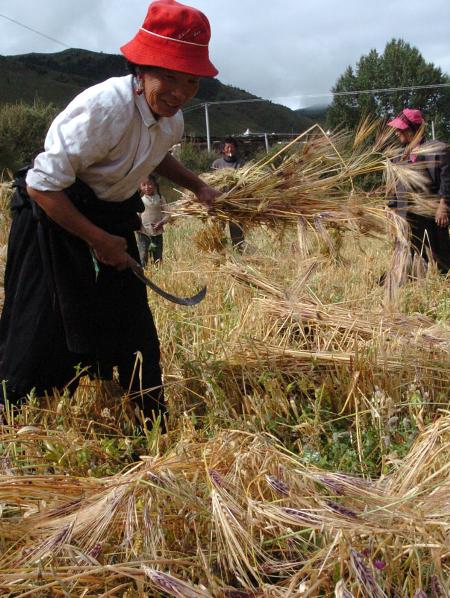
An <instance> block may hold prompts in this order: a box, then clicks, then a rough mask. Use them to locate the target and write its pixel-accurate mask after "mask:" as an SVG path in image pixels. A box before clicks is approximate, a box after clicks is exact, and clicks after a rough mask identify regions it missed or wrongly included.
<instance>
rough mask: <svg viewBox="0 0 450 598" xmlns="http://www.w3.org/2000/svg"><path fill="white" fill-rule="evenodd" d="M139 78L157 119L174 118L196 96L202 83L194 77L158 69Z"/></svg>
mask: <svg viewBox="0 0 450 598" xmlns="http://www.w3.org/2000/svg"><path fill="white" fill-rule="evenodd" d="M139 77H140V78H141V80H142V82H143V86H144V95H145V99H146V100H147V104H148V105H149V107H150V110H151V111H152V112H153V114H154V116H157V117H158V116H166V117H170V116H174V115H175V114H176V113H177V112H178V110H180V109H181V108H182V107H183V106H184V104H186V102H187V101H189V100H190V99H191V98H193V97H194V96H195V94H196V93H197V91H198V86H199V82H200V78H199V77H195V76H194V75H188V74H186V73H180V72H178V71H170V70H168V69H163V68H156V67H155V68H152V69H151V70H148V71H147V70H145V71H143V72H142V73H141V74H140V75H139Z"/></svg>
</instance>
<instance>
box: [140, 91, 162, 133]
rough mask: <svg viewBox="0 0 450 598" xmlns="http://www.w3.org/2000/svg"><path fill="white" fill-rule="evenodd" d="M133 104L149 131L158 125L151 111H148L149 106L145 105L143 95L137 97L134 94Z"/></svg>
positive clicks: (145, 101)
mask: <svg viewBox="0 0 450 598" xmlns="http://www.w3.org/2000/svg"><path fill="white" fill-rule="evenodd" d="M134 102H135V104H136V106H137V109H138V110H139V113H140V115H141V118H142V120H143V121H144V124H145V126H146V127H148V128H149V129H150V128H151V127H154V126H155V125H157V124H158V121H157V120H156V118H155V117H154V115H153V113H152V111H151V110H150V107H149V105H148V104H147V100H146V99H145V96H144V94H142V95H138V94H137V93H135V94H134Z"/></svg>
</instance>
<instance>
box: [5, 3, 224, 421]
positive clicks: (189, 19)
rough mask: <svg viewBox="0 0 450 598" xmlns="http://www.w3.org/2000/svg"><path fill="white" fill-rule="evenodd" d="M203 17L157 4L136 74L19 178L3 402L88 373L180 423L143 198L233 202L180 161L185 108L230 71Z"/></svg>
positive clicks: (60, 130)
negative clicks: (155, 177)
mask: <svg viewBox="0 0 450 598" xmlns="http://www.w3.org/2000/svg"><path fill="white" fill-rule="evenodd" d="M209 40H210V26H209V21H208V19H207V17H206V16H205V15H204V14H203V13H202V12H200V11H199V10H197V9H195V8H192V7H190V6H186V5H184V4H180V3H179V2H175V0H157V1H155V2H152V3H151V4H150V6H149V8H148V12H147V15H146V18H145V20H144V23H143V25H142V27H140V28H139V30H138V32H137V34H136V35H135V37H134V38H133V39H132V40H131V41H130V42H129V43H127V44H126V45H124V46H123V47H122V48H121V51H122V54H123V55H124V56H125V58H126V59H127V61H128V63H129V66H130V70H131V72H132V74H130V75H128V76H124V77H113V78H111V79H108V80H107V81H104V82H102V83H99V84H98V85H94V86H93V87H90V88H89V89H86V90H85V91H83V92H82V93H81V94H80V95H78V96H77V97H76V98H75V99H74V100H72V102H70V104H69V105H68V106H67V107H66V108H65V110H64V111H63V112H61V113H60V114H59V115H58V116H57V117H56V119H55V120H54V121H53V123H52V125H51V126H50V129H49V131H48V133H47V137H46V140H45V151H44V152H43V153H41V154H39V155H38V156H37V157H36V159H35V160H34V164H33V167H32V168H31V169H29V170H28V172H27V173H24V172H22V173H19V175H18V176H17V177H16V179H15V186H16V192H15V194H14V195H13V199H12V212H13V220H12V226H11V231H10V237H9V243H8V255H7V265H6V273H5V301H4V306H3V312H2V316H1V320H0V380H2V381H3V383H2V398H6V399H9V400H10V401H12V402H20V401H22V400H23V399H24V398H26V396H27V394H28V393H29V392H30V391H31V390H32V389H35V392H36V394H37V395H38V396H42V395H43V394H45V393H46V392H50V393H51V392H52V391H53V389H54V388H56V389H61V388H63V387H64V386H65V385H66V384H67V383H68V382H69V381H71V380H73V379H74V377H75V375H76V372H77V370H78V368H80V367H82V368H85V369H86V370H87V371H89V372H90V373H91V374H92V375H96V376H98V377H100V378H102V379H111V378H112V375H113V369H114V367H117V370H118V375H119V382H120V384H121V386H122V388H124V389H125V390H127V391H130V392H131V396H132V397H133V401H134V402H135V406H136V408H138V409H140V410H142V412H143V415H144V417H145V418H152V417H153V416H154V415H158V414H159V415H161V416H163V415H164V413H165V410H166V407H165V401H164V393H163V389H162V381H161V368H160V363H159V360H160V346H159V339H158V335H157V332H156V328H155V324H154V322H153V317H152V314H151V311H150V308H149V305H148V300H147V290H146V286H145V285H144V283H143V282H141V281H140V280H138V278H137V277H136V276H135V275H134V274H133V272H132V270H131V266H133V263H134V262H135V261H136V260H138V259H139V253H138V250H137V245H136V238H135V234H134V233H135V231H136V230H138V229H139V228H140V226H141V222H140V219H139V217H138V215H137V213H138V212H142V211H143V210H144V206H143V204H142V200H141V198H140V195H139V193H138V191H137V189H138V188H139V185H140V183H141V182H142V180H143V179H144V178H145V177H146V176H148V174H149V173H151V172H157V173H158V174H159V175H161V176H164V177H166V178H168V179H169V180H171V181H172V182H174V183H175V184H177V185H180V186H181V187H185V188H187V189H189V190H191V191H192V192H193V193H194V194H195V195H196V198H197V200H198V201H199V202H201V203H203V204H204V205H206V206H210V205H211V204H212V202H213V201H214V199H215V198H216V197H217V196H218V195H219V192H218V191H216V190H215V189H213V188H211V187H210V186H209V185H207V184H206V183H205V182H204V181H202V180H201V179H200V178H199V177H198V176H197V175H196V174H194V173H193V172H191V171H190V170H188V169H187V168H185V167H184V166H183V165H182V164H181V163H180V162H178V161H177V160H176V159H175V158H173V157H172V156H171V155H170V148H171V147H172V146H173V145H174V144H176V143H179V142H180V140H181V138H182V135H183V116H182V112H181V108H182V107H183V106H184V105H185V104H186V102H188V101H189V100H190V99H192V98H193V97H194V96H195V95H196V93H197V90H198V87H199V82H200V77H214V76H216V75H217V69H216V68H215V67H214V65H213V64H212V63H211V61H210V59H209V54H208V45H209Z"/></svg>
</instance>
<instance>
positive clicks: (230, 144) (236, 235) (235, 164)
mask: <svg viewBox="0 0 450 598" xmlns="http://www.w3.org/2000/svg"><path fill="white" fill-rule="evenodd" d="M220 153H221V157H220V158H217V160H214V162H213V163H212V166H211V168H212V169H213V170H222V169H223V168H233V169H237V168H242V166H244V162H243V161H242V160H241V159H240V158H239V156H238V145H237V141H236V139H234V138H233V137H227V138H226V139H224V140H223V141H222V143H221V144H220ZM229 229H230V239H231V244H232V245H233V248H234V249H236V250H237V251H239V252H242V251H243V250H244V248H245V236H244V231H243V230H242V228H241V227H240V225H239V224H237V223H236V222H231V221H230V223H229Z"/></svg>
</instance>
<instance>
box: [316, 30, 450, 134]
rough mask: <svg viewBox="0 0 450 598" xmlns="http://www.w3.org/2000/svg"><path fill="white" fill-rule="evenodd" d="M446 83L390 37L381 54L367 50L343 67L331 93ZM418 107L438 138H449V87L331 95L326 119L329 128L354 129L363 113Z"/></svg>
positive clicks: (445, 78) (390, 112)
mask: <svg viewBox="0 0 450 598" xmlns="http://www.w3.org/2000/svg"><path fill="white" fill-rule="evenodd" d="M445 83H447V84H448V83H450V78H449V76H448V75H445V74H443V73H442V71H441V69H440V68H438V67H436V66H435V65H434V64H433V63H427V62H426V61H425V59H424V58H423V56H422V55H421V53H420V52H419V50H418V49H417V48H414V47H412V46H410V45H409V44H408V43H406V42H405V41H403V40H401V39H398V40H396V39H393V40H391V41H390V42H389V43H388V44H387V45H386V47H385V49H384V52H383V53H382V54H378V52H377V51H376V50H371V51H370V52H369V53H368V54H367V55H365V56H362V57H361V58H360V60H359V62H358V63H357V64H356V66H355V68H352V67H351V66H349V67H347V69H346V71H345V72H344V73H343V74H342V75H341V77H339V79H338V81H337V83H336V85H335V86H334V87H333V89H332V91H333V93H336V92H342V91H356V90H364V89H388V88H392V87H411V86H422V85H434V84H445ZM407 107H410V108H411V107H414V108H420V109H421V110H422V111H423V113H424V115H425V117H426V119H427V120H428V121H431V120H433V121H434V122H435V125H436V133H437V135H438V136H439V137H440V138H441V139H447V140H450V88H448V87H447V88H434V89H418V90H405V91H399V92H392V93H381V92H380V93H374V94H359V95H348V96H334V99H333V103H332V104H331V106H330V108H329V110H328V114H327V121H328V125H329V126H330V127H336V126H340V125H344V126H346V127H348V128H354V127H355V126H356V125H357V124H358V122H359V121H360V120H361V118H362V117H363V116H365V115H366V114H373V115H374V116H377V117H381V118H392V117H393V116H395V115H396V114H398V113H399V112H401V111H402V110H403V108H407Z"/></svg>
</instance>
